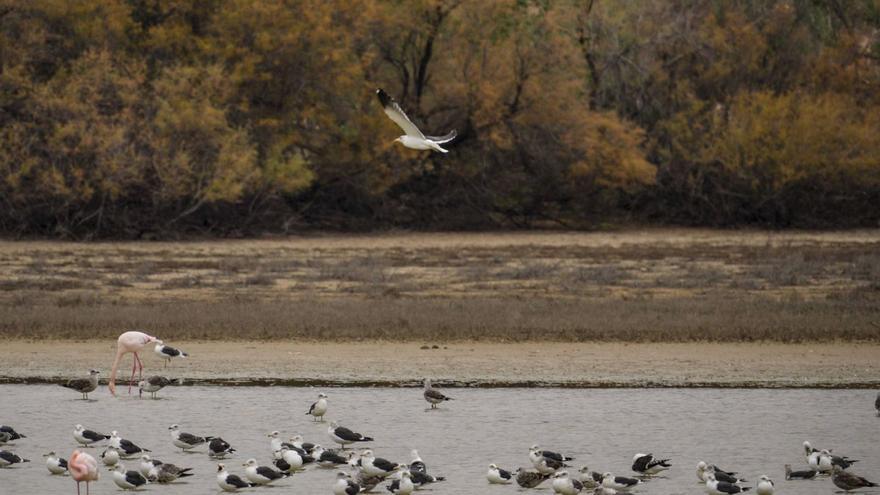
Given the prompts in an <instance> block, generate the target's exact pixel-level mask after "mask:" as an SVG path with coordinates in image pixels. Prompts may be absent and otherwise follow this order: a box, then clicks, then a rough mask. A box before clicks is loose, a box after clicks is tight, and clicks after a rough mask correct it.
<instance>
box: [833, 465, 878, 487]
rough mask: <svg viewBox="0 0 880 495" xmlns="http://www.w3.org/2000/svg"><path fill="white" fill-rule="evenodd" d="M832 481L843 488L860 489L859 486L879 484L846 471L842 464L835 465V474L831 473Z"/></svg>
mask: <svg viewBox="0 0 880 495" xmlns="http://www.w3.org/2000/svg"><path fill="white" fill-rule="evenodd" d="M831 482H832V483H834V486H836V487H837V488H840V489H841V490H846V491H850V490H858V489H859V488H868V487H872V486H877V484H876V483H872V482H870V481H868V480H866V479H865V478H862V477H861V476H856V475H854V474H852V473H850V472H847V471H844V470H843V468H842V467H840V466H834V474H832V475H831Z"/></svg>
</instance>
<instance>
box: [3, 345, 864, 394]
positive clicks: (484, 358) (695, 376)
mask: <svg viewBox="0 0 880 495" xmlns="http://www.w3.org/2000/svg"><path fill="white" fill-rule="evenodd" d="M173 345H176V346H179V347H180V348H182V349H184V350H186V351H187V352H189V353H190V354H191V357H190V358H189V359H186V360H178V361H175V362H174V363H173V364H172V365H170V366H169V367H168V368H165V369H163V365H162V362H161V360H160V359H159V358H158V357H157V356H155V355H154V354H153V353H152V351H150V352H147V353H145V355H144V356H142V360H143V362H144V364H145V367H146V369H145V373H146V374H162V375H166V376H169V377H171V378H180V379H183V380H184V383H187V384H236V385H247V384H252V385H293V386H310V385H313V386H334V385H337V386H352V385H355V386H356V385H363V386H415V385H416V384H417V383H418V381H419V380H420V379H421V377H432V378H434V379H435V380H436V381H438V382H439V383H441V384H443V385H444V386H475V387H504V386H559V387H831V388H874V387H880V345H878V344H874V343H839V344H838V343H833V344H815V345H810V344H776V343H769V344H768V343H747V344H745V343H744V344H715V343H685V344H624V343H598V344H564V343H535V344H497V343H470V342H464V343H462V342H458V343H449V344H436V347H435V344H431V343H429V344H427V345H425V344H418V343H392V342H387V343H386V342H380V343H375V342H371V343H318V342H207V343H202V342H174V343H173ZM114 354H115V342H108V341H86V342H68V341H60V342H27V341H17V340H12V341H5V342H2V344H0V383H21V382H32V383H53V382H59V381H61V380H64V379H67V378H70V377H76V376H80V375H82V374H84V372H85V371H87V370H88V369H90V368H97V369H100V370H101V372H102V376H103V377H104V378H106V376H107V375H108V374H109V372H110V366H111V364H112V360H113V356H114ZM126 366H128V369H126V368H125V367H126ZM130 366H131V358H130V357H127V358H126V359H125V360H124V361H123V365H122V367H121V368H122V369H121V372H120V376H122V375H126V374H127V373H128V374H130Z"/></svg>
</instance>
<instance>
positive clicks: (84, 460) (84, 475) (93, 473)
mask: <svg viewBox="0 0 880 495" xmlns="http://www.w3.org/2000/svg"><path fill="white" fill-rule="evenodd" d="M67 469H68V471H70V476H71V477H72V478H73V480H74V481H76V494H77V495H79V493H80V492H79V484H80V483H82V482H83V481H85V483H86V495H88V493H89V482H92V481H98V477H99V475H98V461H96V460H95V458H94V457H92V456H90V455H89V454H86V453H85V452H81V451H80V450H74V451H73V453H72V454H70V460H69V461H67Z"/></svg>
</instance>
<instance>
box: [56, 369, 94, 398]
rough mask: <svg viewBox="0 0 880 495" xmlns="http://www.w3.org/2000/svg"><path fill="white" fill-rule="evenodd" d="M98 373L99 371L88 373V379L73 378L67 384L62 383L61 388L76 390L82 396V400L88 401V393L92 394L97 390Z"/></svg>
mask: <svg viewBox="0 0 880 495" xmlns="http://www.w3.org/2000/svg"><path fill="white" fill-rule="evenodd" d="M98 373H100V371H98V370H91V371H89V376H88V378H74V379H73V380H67V383H62V384H61V386H62V387H64V388H69V389H71V390H76V391H77V392H79V393H81V394H82V398H83V400H89V392H93V391H94V390H95V389H96V388H98Z"/></svg>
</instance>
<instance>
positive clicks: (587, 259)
mask: <svg viewBox="0 0 880 495" xmlns="http://www.w3.org/2000/svg"><path fill="white" fill-rule="evenodd" d="M123 328H144V329H148V330H151V331H155V332H157V333H160V332H161V333H162V334H169V333H172V334H174V335H175V336H176V337H177V338H184V337H186V338H197V339H224V338H230V337H236V338H264V339H278V338H301V339H334V340H338V339H345V340H349V339H355V340H356V339H374V338H380V339H408V340H419V339H490V340H517V341H518V340H559V341H571V340H574V341H591V340H624V341H666V340H672V341H690V340H718V341H737V340H780V341H813V340H825V341H827V340H834V339H849V340H880V337H878V335H880V232H858V233H846V234H835V233H824V234H808V233H790V234H767V233H759V232H751V233H736V232H729V233H728V232H711V231H689V230H656V231H648V232H631V233H614V234H607V233H599V234H566V233H562V234H469V235H465V234H442V235H431V234H428V235H418V234H400V235H386V236H369V237H366V236H330V237H326V236H325V237H309V238H291V239H285V240H267V241H227V242H188V243H102V244H75V243H44V242H8V243H0V332H2V335H5V336H7V337H33V338H52V337H60V338H83V337H91V336H101V337H107V336H113V335H115V334H117V333H118V332H119V330H120V329H123Z"/></svg>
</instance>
